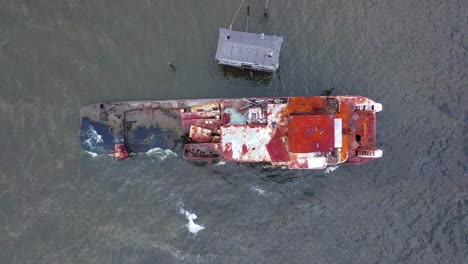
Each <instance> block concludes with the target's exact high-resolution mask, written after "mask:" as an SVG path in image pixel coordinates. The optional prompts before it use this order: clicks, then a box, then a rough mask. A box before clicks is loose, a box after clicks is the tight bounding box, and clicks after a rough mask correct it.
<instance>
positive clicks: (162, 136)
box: [128, 127, 178, 152]
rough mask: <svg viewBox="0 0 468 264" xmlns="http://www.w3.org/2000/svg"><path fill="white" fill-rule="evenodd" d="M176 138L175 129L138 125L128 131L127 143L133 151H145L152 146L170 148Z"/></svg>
mask: <svg viewBox="0 0 468 264" xmlns="http://www.w3.org/2000/svg"><path fill="white" fill-rule="evenodd" d="M177 139H178V138H177V133H176V131H175V130H171V129H164V128H160V127H149V128H146V127H138V128H137V129H136V130H134V131H133V132H130V133H129V135H128V144H129V146H130V148H131V150H132V151H133V152H146V151H148V150H150V149H153V148H162V149H172V148H173V147H174V144H175V140H177Z"/></svg>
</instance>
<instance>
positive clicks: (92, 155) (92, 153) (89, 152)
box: [86, 151, 98, 158]
mask: <svg viewBox="0 0 468 264" xmlns="http://www.w3.org/2000/svg"><path fill="white" fill-rule="evenodd" d="M86 153H88V154H89V155H91V157H93V158H95V157H96V156H97V155H98V154H97V153H94V152H91V151H86Z"/></svg>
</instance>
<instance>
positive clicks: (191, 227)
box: [179, 207, 205, 235]
mask: <svg viewBox="0 0 468 264" xmlns="http://www.w3.org/2000/svg"><path fill="white" fill-rule="evenodd" d="M179 213H180V214H181V215H184V216H185V218H187V220H188V223H187V224H186V225H185V226H186V227H187V229H188V231H189V232H190V233H192V234H194V235H196V234H197V233H198V232H200V231H202V230H203V229H205V227H204V226H202V225H199V224H197V223H195V221H194V220H195V219H197V215H196V214H194V213H192V212H190V211H187V210H185V209H184V208H182V207H181V208H180V209H179Z"/></svg>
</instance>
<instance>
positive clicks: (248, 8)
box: [245, 6, 250, 32]
mask: <svg viewBox="0 0 468 264" xmlns="http://www.w3.org/2000/svg"><path fill="white" fill-rule="evenodd" d="M249 18H250V6H247V23H246V24H245V32H247V31H249Z"/></svg>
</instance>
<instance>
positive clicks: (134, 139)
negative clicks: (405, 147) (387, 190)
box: [80, 96, 382, 169]
mask: <svg viewBox="0 0 468 264" xmlns="http://www.w3.org/2000/svg"><path fill="white" fill-rule="evenodd" d="M381 110H382V105H381V104H378V103H376V102H374V101H372V100H370V99H368V98H366V97H362V96H303V97H271V98H233V99H200V100H197V99H189V100H164V101H120V102H102V103H97V104H91V105H87V106H84V107H82V108H81V110H80V115H81V145H82V147H83V148H84V149H85V150H87V151H90V152H94V153H97V154H111V155H113V156H115V157H116V158H118V159H125V158H127V157H128V156H129V154H131V153H140V152H146V151H148V150H150V149H154V148H162V149H178V151H179V152H181V153H180V154H181V155H182V156H183V158H184V159H187V160H194V161H208V162H217V161H232V162H250V163H255V162H259V163H260V162H261V163H270V164H271V165H274V166H285V167H287V168H290V169H324V168H326V167H327V166H341V165H357V164H362V163H366V162H368V161H371V160H374V159H377V158H380V157H381V156H382V150H380V149H378V148H377V145H376V113H377V112H380V111H381Z"/></svg>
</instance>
